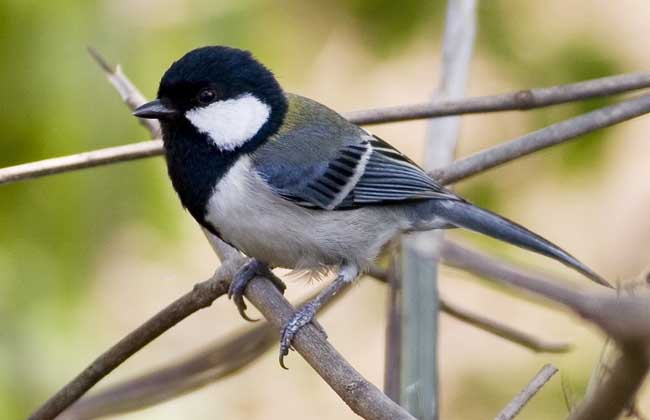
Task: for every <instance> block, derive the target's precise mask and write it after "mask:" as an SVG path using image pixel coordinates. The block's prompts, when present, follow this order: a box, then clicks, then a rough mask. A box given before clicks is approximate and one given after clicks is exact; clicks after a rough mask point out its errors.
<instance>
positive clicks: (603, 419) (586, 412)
mask: <svg viewBox="0 0 650 420" xmlns="http://www.w3.org/2000/svg"><path fill="white" fill-rule="evenodd" d="M649 367H650V362H649V360H648V347H647V346H643V345H641V346H640V345H624V346H622V348H621V355H620V356H619V357H618V359H617V360H616V362H615V363H614V366H612V368H611V369H610V372H609V374H608V375H607V378H606V379H605V380H604V381H603V383H602V384H601V385H600V386H598V387H596V389H595V390H594V392H593V393H592V394H591V395H588V396H587V399H586V401H584V402H583V403H582V404H581V405H580V406H578V408H577V409H576V410H575V411H574V412H573V413H572V414H571V416H570V417H569V419H570V420H609V419H616V418H618V417H619V416H620V415H621V413H623V411H624V410H625V409H626V408H627V407H629V405H630V403H632V402H633V401H634V396H635V395H636V393H637V391H638V390H639V388H640V387H641V385H642V384H643V381H644V379H645V378H646V376H647V375H648V369H649Z"/></svg>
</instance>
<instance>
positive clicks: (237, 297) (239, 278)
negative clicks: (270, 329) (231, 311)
mask: <svg viewBox="0 0 650 420" xmlns="http://www.w3.org/2000/svg"><path fill="white" fill-rule="evenodd" d="M257 275H260V276H264V277H265V278H268V279H269V280H271V282H272V283H273V285H274V286H275V287H276V288H277V289H278V290H279V291H280V293H282V294H284V290H285V289H286V288H287V286H286V285H285V284H284V283H283V282H282V280H280V279H279V278H278V277H277V276H276V275H275V274H273V272H272V271H271V270H270V269H269V266H268V265H267V264H265V263H263V262H261V261H259V260H256V259H254V258H253V259H251V260H250V261H249V262H247V263H246V264H244V266H242V268H240V269H239V271H237V273H236V274H235V277H234V278H233V279H232V282H231V283H230V287H229V288H228V298H229V299H232V300H233V302H234V303H235V306H237V310H238V311H239V314H240V315H241V316H242V318H244V319H245V320H246V321H251V322H254V321H258V320H257V319H253V318H250V317H249V316H248V315H247V314H246V308H247V307H246V303H245V302H244V292H245V291H246V286H247V285H248V282H249V281H251V280H252V279H253V277H255V276H257Z"/></svg>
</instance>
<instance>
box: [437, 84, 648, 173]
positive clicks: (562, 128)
mask: <svg viewBox="0 0 650 420" xmlns="http://www.w3.org/2000/svg"><path fill="white" fill-rule="evenodd" d="M648 112H650V95H644V96H641V97H638V98H633V99H628V100H625V101H622V102H620V103H618V104H615V105H611V106H608V107H604V108H600V109H597V110H595V111H592V112H588V113H586V114H582V115H580V116H578V117H574V118H570V119H568V120H564V121H562V122H559V123H557V124H553V125H550V126H548V127H545V128H542V129H541V130H537V131H534V132H532V133H529V134H526V135H525V136H522V137H519V138H517V139H514V140H511V141H509V142H506V143H501V144H499V145H498V146H494V147H492V148H489V149H486V150H482V151H480V152H478V153H476V154H474V155H471V156H468V157H466V158H463V159H460V160H458V161H456V162H454V163H452V164H451V165H450V166H447V167H445V168H443V169H441V170H440V171H438V172H434V173H433V174H432V176H433V177H434V178H436V179H439V180H440V181H441V182H442V183H443V184H452V183H454V182H457V181H460V180H461V179H466V178H469V177H470V176H473V175H476V174H478V173H481V172H485V171H487V170H488V169H491V168H494V167H496V166H499V165H502V164H504V163H506V162H510V161H512V160H515V159H518V158H520V157H522V156H526V155H529V154H531V153H533V152H536V151H538V150H542V149H545V148H547V147H551V146H555V145H557V144H560V143H564V142H566V141H568V140H571V139H574V138H576V137H579V136H582V135H584V134H587V133H590V132H592V131H595V130H599V129H601V128H605V127H610V126H612V125H614V124H618V123H620V122H623V121H626V120H630V119H632V118H636V117H638V116H640V115H643V114H647V113H648Z"/></svg>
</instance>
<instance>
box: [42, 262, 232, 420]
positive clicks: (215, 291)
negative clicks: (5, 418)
mask: <svg viewBox="0 0 650 420" xmlns="http://www.w3.org/2000/svg"><path fill="white" fill-rule="evenodd" d="M242 263H243V257H242V260H241V261H237V260H234V259H233V260H229V261H226V262H224V263H223V264H222V265H221V266H220V267H219V269H218V270H217V271H216V272H215V274H214V276H213V277H212V278H211V279H209V280H206V281H204V282H202V283H198V284H197V285H195V286H194V289H193V290H192V291H191V292H189V293H187V294H185V295H184V296H182V297H180V298H178V299H177V300H176V301H174V302H173V303H172V304H170V305H169V306H167V307H166V308H165V309H163V310H162V311H160V312H159V313H157V314H156V315H154V316H153V317H152V318H151V319H149V320H148V321H147V322H145V323H144V324H142V325H141V326H139V327H138V328H136V329H135V330H133V332H131V333H130V334H128V335H127V336H126V337H124V338H123V339H121V340H120V341H119V342H118V343H117V344H115V345H114V346H113V347H111V348H110V349H109V350H107V351H106V352H105V353H104V354H102V355H101V356H99V357H98V358H97V359H95V360H94V361H93V362H92V363H91V364H90V365H88V367H87V368H86V369H84V370H83V371H82V372H81V373H80V374H79V375H77V377H75V378H74V379H73V380H72V381H70V382H69V383H68V384H67V385H66V386H64V387H63V388H62V389H61V390H59V391H58V392H57V393H56V394H54V395H53V396H52V397H51V398H50V399H48V400H47V401H46V402H45V403H44V404H43V405H42V406H41V407H40V408H39V409H38V410H36V411H35V412H34V413H33V414H32V415H31V416H29V419H30V420H50V419H53V418H55V417H56V416H57V415H58V414H60V413H61V412H62V411H63V410H65V409H66V408H67V407H69V406H70V404H72V403H73V402H75V401H76V400H78V399H79V398H80V397H81V396H82V395H83V394H85V393H86V391H88V390H89V389H90V388H91V387H93V386H94V385H95V384H96V383H97V382H99V380H100V379H102V378H103V377H105V376H106V375H108V374H109V373H111V372H112V371H113V370H114V369H115V368H116V367H117V366H119V365H120V364H122V362H124V361H125V360H126V359H128V358H129V357H131V356H132V355H133V354H135V353H136V352H137V351H138V350H140V349H142V348H143V347H144V346H146V345H147V344H148V343H150V342H151V341H153V340H154V339H156V338H157V337H159V336H160V335H161V334H162V333H164V332H165V331H167V330H169V329H170V328H171V327H173V326H174V325H176V324H178V323H179V322H180V321H182V320H183V319H185V318H187V317H188V316H190V315H191V314H193V313H195V312H196V311H198V310H200V309H203V308H207V307H208V306H210V305H211V304H212V302H213V301H214V300H215V299H217V298H218V297H220V296H222V295H224V294H226V292H227V291H228V285H229V284H230V281H229V280H230V278H231V277H232V276H233V275H234V273H235V271H236V270H237V269H238V268H239V266H241V264H242Z"/></svg>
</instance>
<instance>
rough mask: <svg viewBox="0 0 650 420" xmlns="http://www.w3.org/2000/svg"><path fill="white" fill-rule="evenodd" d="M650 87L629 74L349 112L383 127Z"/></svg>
mask: <svg viewBox="0 0 650 420" xmlns="http://www.w3.org/2000/svg"><path fill="white" fill-rule="evenodd" d="M648 87H650V73H630V74H622V75H618V76H610V77H603V78H600V79H593V80H586V81H584V82H578V83H571V84H568V85H560V86H553V87H547V88H536V89H527V90H520V91H518V92H511V93H504V94H500V95H489V96H479V97H474V98H463V99H453V100H444V101H434V102H428V103H423V104H415V105H403V106H392V107H386V108H374V109H368V110H362V111H353V112H348V113H347V114H345V116H346V117H347V118H348V119H349V120H351V121H354V122H356V123H357V124H382V123H389V122H397V121H408V120H417V119H423V118H434V117H444V116H448V115H461V114H479V113H488V112H500V111H515V110H520V111H523V110H529V109H535V108H542V107H547V106H551V105H558V104H564V103H568V102H575V101H581V100H584V99H590V98H596V97H599V96H609V95H615V94H618V93H623V92H629V91H632V90H637V89H645V88H648Z"/></svg>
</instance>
